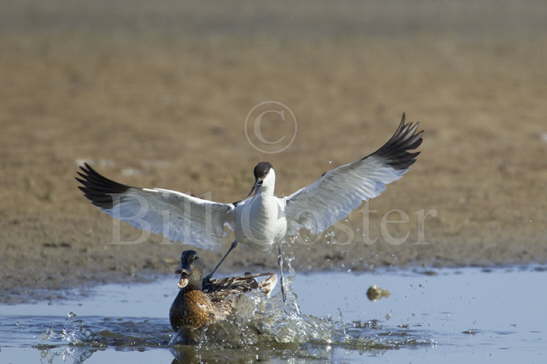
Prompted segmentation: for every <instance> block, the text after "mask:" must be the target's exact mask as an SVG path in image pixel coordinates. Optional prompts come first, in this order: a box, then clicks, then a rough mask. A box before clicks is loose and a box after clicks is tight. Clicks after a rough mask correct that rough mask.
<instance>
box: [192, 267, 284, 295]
mask: <svg viewBox="0 0 547 364" xmlns="http://www.w3.org/2000/svg"><path fill="white" fill-rule="evenodd" d="M276 284H277V275H276V274H275V273H258V274H245V275H244V276H240V277H228V278H221V279H213V280H211V281H210V282H209V283H208V284H207V285H206V286H204V287H203V291H205V292H207V293H210V294H211V299H212V300H213V301H217V300H222V299H224V298H225V297H227V296H231V295H237V294H241V293H245V292H249V291H254V290H259V291H260V292H262V293H264V294H265V295H266V296H268V295H269V294H270V292H271V291H273V289H274V288H275V286H276Z"/></svg>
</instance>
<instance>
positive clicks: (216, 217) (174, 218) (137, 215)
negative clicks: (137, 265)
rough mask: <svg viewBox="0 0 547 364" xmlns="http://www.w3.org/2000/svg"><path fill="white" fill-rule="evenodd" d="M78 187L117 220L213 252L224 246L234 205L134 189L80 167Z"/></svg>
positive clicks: (85, 167)
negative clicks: (226, 225) (226, 230)
mask: <svg viewBox="0 0 547 364" xmlns="http://www.w3.org/2000/svg"><path fill="white" fill-rule="evenodd" d="M78 175H79V177H76V180H77V181H78V182H80V183H81V184H82V186H78V188H79V189H80V190H82V192H83V193H84V195H85V197H87V198H88V199H89V200H90V201H91V203H92V204H93V205H95V206H97V207H99V208H100V209H101V210H103V211H104V212H106V213H107V214H109V215H111V216H112V217H114V218H116V219H120V220H122V221H125V222H128V223H129V224H131V225H133V226H135V227H136V228H139V229H142V230H146V231H151V232H153V233H156V234H161V235H163V236H165V237H167V238H169V239H171V240H174V241H180V242H183V243H186V244H191V245H194V246H197V247H201V248H209V249H214V248H216V247H221V246H222V245H223V243H224V240H223V237H224V235H225V234H224V225H225V224H227V223H229V222H230V220H231V216H232V214H231V212H232V210H233V208H234V206H233V205H232V204H226V203H218V202H213V201H208V200H203V199H200V198H197V197H193V196H190V195H187V194H184V193H181V192H177V191H171V190H165V189H161V188H140V187H131V186H127V185H124V184H121V183H118V182H114V181H112V180H110V179H108V178H106V177H104V176H102V175H100V174H99V173H97V172H96V171H95V170H94V169H93V168H91V167H90V166H89V165H88V164H87V163H85V164H84V165H83V166H80V170H79V171H78Z"/></svg>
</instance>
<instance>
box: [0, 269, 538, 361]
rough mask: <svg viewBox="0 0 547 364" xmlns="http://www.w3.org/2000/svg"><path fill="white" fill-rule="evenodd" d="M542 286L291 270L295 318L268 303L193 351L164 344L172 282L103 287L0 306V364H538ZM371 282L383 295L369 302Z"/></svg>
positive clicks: (481, 277) (532, 281) (511, 279)
mask: <svg viewBox="0 0 547 364" xmlns="http://www.w3.org/2000/svg"><path fill="white" fill-rule="evenodd" d="M546 281H547V271H545V270H544V269H541V268H536V269H532V268H527V269H521V268H511V269H501V268H499V269H493V270H488V271H484V270H481V269H461V270H448V269H445V270H437V271H435V272H416V271H396V272H382V273H362V274H352V273H315V274H309V275H304V274H300V275H298V276H296V277H295V279H294V282H293V291H294V292H295V293H296V294H297V295H298V302H299V305H300V309H301V312H302V313H303V314H302V315H297V314H296V313H295V312H294V311H292V312H290V314H289V315H287V314H286V313H285V312H283V310H282V309H280V302H279V297H278V296H277V297H274V298H273V299H272V301H271V303H270V304H269V305H267V307H266V306H261V309H262V311H261V313H260V314H259V315H258V318H257V317H254V316H253V320H248V321H245V323H244V325H245V327H243V326H242V325H241V322H240V323H230V324H229V325H228V324H227V325H222V326H221V327H220V328H217V329H216V331H213V330H211V331H210V332H208V333H206V340H207V341H206V342H207V344H201V345H197V346H180V345H178V346H170V345H169V341H170V340H171V338H172V332H171V329H170V327H169V323H168V320H167V313H168V309H169V306H170V304H171V302H172V299H173V298H174V296H175V295H176V293H177V287H176V279H175V278H174V277H173V278H169V279H165V280H161V281H158V282H155V283H152V284H133V285H105V286H101V287H97V288H95V289H94V290H93V291H92V292H91V294H90V295H85V296H82V295H77V296H78V297H79V298H78V299H75V300H69V301H63V302H42V303H39V304H24V305H14V306H0V350H1V351H0V363H40V362H44V363H65V362H68V363H71V362H75V363H79V362H85V363H105V362H116V363H140V362H155V363H172V362H174V363H189V362H200V361H207V362H215V361H223V362H226V361H237V362H253V361H255V360H257V359H258V360H261V361H270V362H284V361H286V360H287V359H293V362H299V363H300V362H302V363H316V362H328V361H333V362H363V361H367V362H375V361H376V362H380V361H381V362H386V361H387V362H389V361H396V362H399V361H404V362H421V363H424V362H425V363H437V362H444V363H446V362H464V361H465V362H484V361H496V362H499V361H500V360H503V361H507V362H509V361H517V360H519V361H522V362H527V363H532V362H545V359H546V355H547V342H546V341H545V334H546V333H547V290H545V289H544V288H545V282H546ZM373 284H377V285H378V286H380V287H382V288H386V289H388V290H390V291H391V296H389V297H387V298H384V299H381V300H378V301H374V302H371V301H369V300H368V299H367V296H366V290H367V288H368V287H369V286H371V285H373ZM76 293H77V292H76ZM251 301H252V300H251ZM252 302H254V301H252ZM304 314H305V315H304ZM249 327H252V328H251V329H249ZM258 331H260V335H258V334H257V332H258Z"/></svg>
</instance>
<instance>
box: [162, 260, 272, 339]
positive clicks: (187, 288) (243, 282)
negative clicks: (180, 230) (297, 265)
mask: <svg viewBox="0 0 547 364" xmlns="http://www.w3.org/2000/svg"><path fill="white" fill-rule="evenodd" d="M176 273H178V274H180V279H179V281H178V284H177V285H178V287H179V288H180V291H179V293H178V295H177V297H176V298H175V301H174V302H173V304H172V305H171V309H170V310H169V321H170V323H171V327H172V328H173V330H174V331H180V330H181V329H199V328H202V327H206V326H208V325H210V324H213V323H215V322H218V321H221V320H224V319H226V318H228V317H229V316H230V315H231V314H234V313H235V312H234V305H235V303H236V301H237V298H238V297H239V296H240V295H241V294H243V293H245V292H250V291H260V292H262V293H264V294H265V295H269V294H270V292H271V291H272V290H273V289H274V288H275V285H276V283H277V275H276V274H274V273H261V274H246V275H244V276H240V277H229V278H223V279H212V280H210V279H203V278H202V277H203V265H202V263H201V261H200V258H199V256H198V254H197V253H196V252H195V251H194V250H185V251H183V252H182V255H181V258H180V269H178V270H177V271H176ZM257 278H263V279H262V280H260V281H259V280H257Z"/></svg>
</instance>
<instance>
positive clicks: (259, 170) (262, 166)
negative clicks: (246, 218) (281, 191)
mask: <svg viewBox="0 0 547 364" xmlns="http://www.w3.org/2000/svg"><path fill="white" fill-rule="evenodd" d="M272 170H273V167H272V165H271V163H270V162H260V163H258V164H257V165H256V166H255V168H254V170H253V173H254V175H255V183H254V185H253V188H252V189H251V192H249V196H252V195H254V194H256V193H257V192H258V190H259V189H260V188H261V187H262V183H263V181H264V179H265V178H266V176H267V175H268V173H270V171H272Z"/></svg>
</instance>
